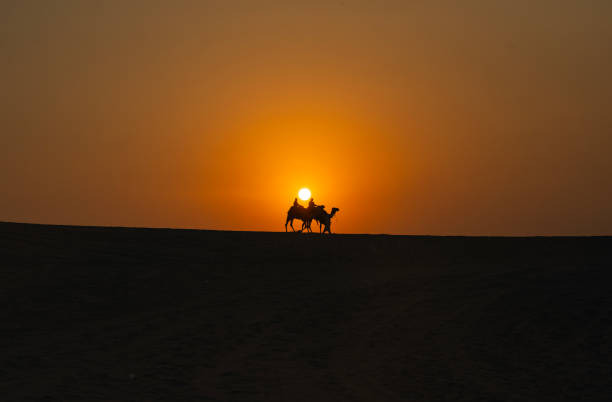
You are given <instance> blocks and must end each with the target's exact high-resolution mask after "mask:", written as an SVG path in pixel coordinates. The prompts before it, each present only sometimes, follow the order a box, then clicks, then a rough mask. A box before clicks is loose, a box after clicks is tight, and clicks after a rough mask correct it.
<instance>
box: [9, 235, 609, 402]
mask: <svg viewBox="0 0 612 402" xmlns="http://www.w3.org/2000/svg"><path fill="white" fill-rule="evenodd" d="M0 252H1V261H0V263H1V268H0V303H1V306H2V308H1V309H0V399H1V400H3V401H22V400H23V401H28V400H49V401H52V400H53V401H55V400H58V401H59V400H62V401H63V400H65V401H71V400H87V401H97V400H104V401H130V400H134V401H147V400H155V401H157V400H162V401H183V400H187V401H192V400H194V401H209V400H210V401H316V402H321V401H396V400H397V401H399V400H402V401H403V400H406V401H439V400H449V401H480V400H481V401H528V400H529V401H563V400H564V401H607V400H610V398H612V238H443V237H400V236H361V235H351V236H349V235H334V236H331V237H330V236H319V235H301V234H293V233H290V234H285V233H246V232H208V231H187V230H152V229H121V228H82V227H59V226H55V227H54V226H37V225H22V224H0Z"/></svg>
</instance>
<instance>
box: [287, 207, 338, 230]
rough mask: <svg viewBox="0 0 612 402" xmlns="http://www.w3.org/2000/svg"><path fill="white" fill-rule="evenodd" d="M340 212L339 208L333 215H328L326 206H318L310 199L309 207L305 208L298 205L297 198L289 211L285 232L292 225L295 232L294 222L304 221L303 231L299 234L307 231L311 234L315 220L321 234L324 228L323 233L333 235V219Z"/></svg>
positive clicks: (333, 211)
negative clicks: (311, 226) (311, 225)
mask: <svg viewBox="0 0 612 402" xmlns="http://www.w3.org/2000/svg"><path fill="white" fill-rule="evenodd" d="M338 211H340V209H339V208H335V207H334V208H332V210H331V213H328V212H327V211H326V210H325V205H316V204H315V203H314V199H312V198H311V199H310V202H309V203H308V207H303V206H301V205H300V204H299V203H298V200H297V198H296V199H295V200H293V205H292V206H291V208H289V211H287V220H286V221H285V232H286V231H287V224H290V225H291V229H293V231H294V232H295V228H294V227H293V220H294V219H299V220H301V221H302V229H300V230H298V232H303V231H304V229H306V230H307V231H309V232H312V229H311V228H310V224H311V223H312V221H313V220H315V221H317V223H318V224H319V233H321V228H323V233H325V232H327V233H329V234H331V219H332V218H333V217H334V215H336V212H338Z"/></svg>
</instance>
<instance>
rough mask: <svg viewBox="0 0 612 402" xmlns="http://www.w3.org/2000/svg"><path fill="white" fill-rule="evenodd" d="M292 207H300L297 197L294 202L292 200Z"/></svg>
mask: <svg viewBox="0 0 612 402" xmlns="http://www.w3.org/2000/svg"><path fill="white" fill-rule="evenodd" d="M293 206H294V207H299V206H300V204H298V200H297V197H296V198H295V200H293Z"/></svg>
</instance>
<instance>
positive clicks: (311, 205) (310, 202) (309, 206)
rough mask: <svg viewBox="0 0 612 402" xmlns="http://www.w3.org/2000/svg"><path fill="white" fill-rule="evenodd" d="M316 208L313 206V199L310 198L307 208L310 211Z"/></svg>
mask: <svg viewBox="0 0 612 402" xmlns="http://www.w3.org/2000/svg"><path fill="white" fill-rule="evenodd" d="M316 206H317V204H315V202H314V198H311V199H310V201H309V202H308V208H309V209H311V210H312V209H314V207H316Z"/></svg>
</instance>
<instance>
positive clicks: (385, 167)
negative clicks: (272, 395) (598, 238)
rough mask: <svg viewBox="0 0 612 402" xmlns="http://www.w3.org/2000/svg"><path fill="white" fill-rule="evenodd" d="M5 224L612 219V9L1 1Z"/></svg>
mask: <svg viewBox="0 0 612 402" xmlns="http://www.w3.org/2000/svg"><path fill="white" fill-rule="evenodd" d="M0 57H1V60H2V62H1V63H0V83H1V90H0V187H1V188H2V196H1V197H0V220H8V221H22V222H37V223H57V224H82V225H122V226H153V227H158V226H162V227H187V228H208V229H232V230H274V231H276V230H284V227H283V224H284V218H285V214H286V211H287V209H288V207H289V206H290V205H291V203H292V201H293V198H294V197H296V196H297V191H298V190H299V189H300V188H301V187H309V188H310V189H311V190H312V193H313V196H314V198H315V201H316V202H317V203H323V204H325V205H326V206H328V207H330V208H331V207H332V206H337V207H339V208H340V210H341V211H340V213H339V214H338V218H337V220H336V221H335V222H334V226H333V229H334V230H336V231H339V232H354V233H396V234H442V235H446V234H465V235H476V234H504V235H525V234H540V235H549V234H580V235H591V234H612V202H611V201H612V158H611V157H610V153H611V151H612V2H610V1H609V0H582V1H579V0H575V1H567V0H566V1H563V0H555V1H553V0H550V1H537V0H536V1H534V0H518V1H517V0H513V1H510V0H509V1H491V0H480V1H454V0H452V1H431V0H428V1H406V0H403V1H370V0H368V1H349V0H344V1H336V2H333V1H320V2H317V1H312V0H310V1H299V2H297V1H296V2H292V1H287V0H277V1H229V0H226V1H216V2H203V1H177V0H174V1H153V0H147V1H125V0H123V1H110V0H109V1H86V0H75V1H49V0H41V1H31V0H15V1H7V0H1V1H0Z"/></svg>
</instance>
